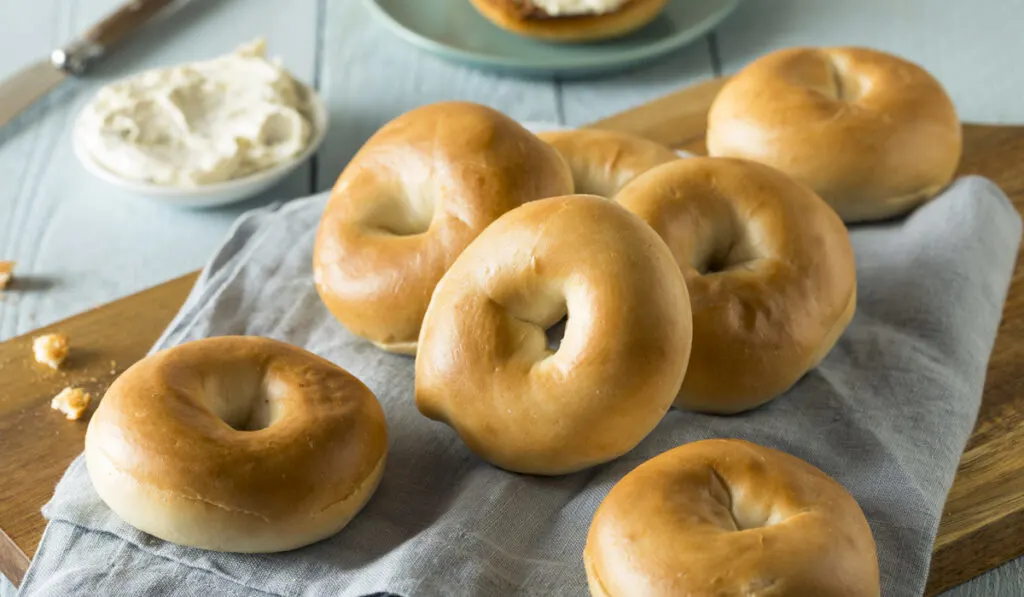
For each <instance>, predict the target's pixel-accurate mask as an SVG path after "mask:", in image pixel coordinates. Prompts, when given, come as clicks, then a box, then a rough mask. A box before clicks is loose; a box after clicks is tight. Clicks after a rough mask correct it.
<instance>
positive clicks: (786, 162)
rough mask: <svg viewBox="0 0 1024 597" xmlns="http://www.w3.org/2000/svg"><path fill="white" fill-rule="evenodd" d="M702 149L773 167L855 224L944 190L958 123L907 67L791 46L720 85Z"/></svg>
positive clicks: (877, 56) (927, 80)
mask: <svg viewBox="0 0 1024 597" xmlns="http://www.w3.org/2000/svg"><path fill="white" fill-rule="evenodd" d="M707 147H708V153H709V154H710V155H712V156H726V157H737V158H745V159H749V160H754V161H758V162H762V163H764V164H768V165H769V166H773V167H775V168H777V169H779V170H781V171H783V172H785V173H786V174H788V175H789V176H790V177H792V178H794V179H795V180H797V181H798V182H801V183H803V184H805V185H807V186H809V187H811V189H813V190H814V191H815V192H817V193H818V194H819V195H820V196H821V197H822V198H823V199H825V201H827V202H828V203H829V204H830V205H831V206H832V207H833V208H834V209H835V210H836V212H838V213H839V215H840V217H842V218H843V220H844V221H846V222H860V221H866V220H878V219H884V218H890V217H893V216H897V215H900V214H902V213H905V212H907V211H909V210H911V209H913V208H914V207H916V206H917V205H919V204H921V203H923V202H924V201H927V200H928V199H929V198H931V197H933V196H934V195H936V194H937V193H938V192H939V191H941V190H942V189H943V188H944V187H946V185H948V184H949V182H950V181H951V180H952V179H953V176H954V174H955V173H956V169H957V164H958V163H959V161H960V153H961V130H960V120H959V119H958V118H957V115H956V110H955V109H954V107H953V102H952V101H950V99H949V96H948V95H946V92H945V90H943V88H942V86H941V85H940V84H939V82H938V81H936V80H935V79H934V78H933V77H932V76H931V75H930V74H928V73H927V72H926V71H925V70H924V69H922V68H921V67H919V66H917V65H915V64H912V63H910V62H907V61H906V60H903V59H901V58H897V57H896V56H892V55H890V54H886V53H883V52H878V51H875V50H868V49H864V48H792V49H788V50H780V51H778V52H774V53H772V54H768V55H767V56H764V57H762V58H760V59H758V60H756V61H754V62H753V63H751V64H750V65H749V66H747V67H746V68H744V69H743V70H741V71H740V72H739V73H737V74H736V75H735V76H734V77H733V78H732V79H730V80H729V82H728V83H726V84H725V86H724V87H723V88H722V90H721V91H720V92H719V94H718V95H717V97H715V100H714V103H713V104H712V106H711V111H710V112H709V114H708V131H707Z"/></svg>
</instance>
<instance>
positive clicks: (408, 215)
mask: <svg viewBox="0 0 1024 597" xmlns="http://www.w3.org/2000/svg"><path fill="white" fill-rule="evenodd" d="M433 219H434V204H433V202H432V201H424V200H421V201H419V202H413V201H411V200H410V199H409V198H408V197H402V196H401V195H400V194H398V193H394V194H389V195H387V196H386V197H384V198H381V199H379V200H378V201H377V202H375V203H374V205H373V207H372V208H371V209H370V211H369V213H368V214H367V216H366V217H365V219H364V220H363V225H365V226H366V227H367V228H369V229H371V230H374V231H376V232H379V233H383V234H387V235H389V236H415V235H417V234H423V233H424V232H426V231H427V230H429V229H430V222H431V220H433Z"/></svg>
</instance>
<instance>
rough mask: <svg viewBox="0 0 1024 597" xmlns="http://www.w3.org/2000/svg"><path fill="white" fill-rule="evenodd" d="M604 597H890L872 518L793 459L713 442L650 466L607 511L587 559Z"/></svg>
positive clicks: (597, 518) (601, 510)
mask: <svg viewBox="0 0 1024 597" xmlns="http://www.w3.org/2000/svg"><path fill="white" fill-rule="evenodd" d="M583 561H584V566H585V568H586V571H587V581H588V584H589V586H590V594H591V595H594V596H595V597H626V596H629V597H634V596H636V597H640V596H643V597H657V596H662V595H664V596H666V597H668V596H675V595H689V596H691V597H712V596H717V595H765V596H767V595H771V596H772V597H806V596H809V595H814V596H815V597H878V596H879V595H880V594H881V589H880V587H879V583H880V581H879V573H878V556H877V553H876V548H875V541H874V539H873V538H872V536H871V528H870V527H869V526H868V522H867V520H866V519H865V518H864V513H863V512H862V511H861V509H860V507H859V506H858V505H857V502H856V501H855V500H854V499H853V496H851V495H850V494H849V493H848V492H847V491H846V490H845V489H844V488H843V487H842V486H841V485H840V484H839V483H837V482H836V481H834V480H833V479H832V478H831V477H829V476H828V475H826V474H825V473H823V472H821V471H820V470H818V469H817V468H815V467H813V466H811V465H810V464H808V463H806V462H804V461H803V460H800V459H799V458H796V457H794V456H790V455H789V454H786V453H783V452H779V451H777V450H772V449H770V448H765V447H761V446H758V445H755V444H751V443H749V442H745V441H740V440H705V441H699V442H695V443H692V444H687V445H684V446H681V447H678V448H675V449H672V450H669V451H668V452H665V453H663V454H661V455H659V456H656V457H654V458H652V459H651V460H648V461H647V462H645V463H643V464H641V465H640V466H639V467H637V468H636V469H634V470H633V471H632V472H630V473H629V474H628V475H626V476H625V477H623V479H622V480H621V481H619V482H618V483H617V484H616V485H615V486H614V487H612V490H611V492H609V494H608V497H606V498H605V500H604V501H603V502H602V503H601V505H600V506H599V507H598V509H597V513H596V514H595V515H594V519H593V521H592V522H591V524H590V531H589V533H588V534H587V543H586V547H585V548H584V552H583Z"/></svg>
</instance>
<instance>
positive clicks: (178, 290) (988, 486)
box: [0, 79, 1024, 595]
mask: <svg viewBox="0 0 1024 597" xmlns="http://www.w3.org/2000/svg"><path fill="white" fill-rule="evenodd" d="M723 83H724V80H723V79H713V80H710V81H706V82H704V83H701V84H698V85H695V86H692V87H689V88H686V89H683V90H681V91H677V92H675V93H672V94H670V95H668V96H665V97H663V98H660V99H657V100H654V101H652V102H650V103H647V104H644V105H642V106H640V107H638V108H634V109H632V110H628V111H626V112H623V113H621V114H617V115H615V116H612V117H610V118H606V119H604V120H601V121H598V122H596V123H593V124H592V125H590V126H592V127H594V128H603V129H611V130H620V131H625V132H630V133H633V134H637V135H641V136H644V137H647V138H650V139H653V140H655V141H659V142H661V143H664V144H666V145H669V146H672V147H675V148H678V149H687V150H689V151H692V152H694V153H704V139H703V137H704V128H705V125H706V116H707V110H708V107H709V106H710V104H711V101H712V99H714V96H715V94H716V93H717V92H718V90H719V89H720V88H721V86H722V84H723ZM960 174H980V175H983V176H986V177H988V178H990V179H992V180H994V181H995V182H996V183H997V184H998V185H999V186H1000V187H1001V188H1002V189H1003V190H1004V191H1005V192H1006V193H1007V195H1009V196H1010V198H1011V199H1012V200H1013V203H1014V205H1015V206H1016V207H1017V209H1018V211H1022V210H1024V127H1012V126H987V125H971V124H968V125H965V126H964V159H963V162H962V164H961V167H960ZM1018 257H1019V255H1018ZM1022 270H1024V268H1022V266H1021V260H1020V259H1018V262H1017V268H1016V270H1015V271H1014V276H1013V281H1012V283H1011V289H1010V296H1009V297H1008V299H1007V303H1006V306H1005V308H1004V312H1003V321H1002V323H1001V325H1000V328H999V336H998V338H997V340H996V346H995V350H994V351H993V355H992V360H991V361H990V363H989V368H988V377H987V379H986V383H985V394H984V400H983V404H982V409H981V413H980V414H979V417H978V423H977V426H976V428H975V430H974V433H973V435H972V436H971V439H970V441H969V443H968V445H967V450H966V452H965V453H964V455H963V458H962V460H961V462H960V468H959V470H958V473H957V478H956V481H955V482H954V484H953V488H952V490H951V491H950V494H949V497H948V500H947V502H946V507H945V510H944V512H943V518H942V521H941V523H940V525H939V535H938V539H937V541H936V545H935V551H934V554H933V559H932V571H931V575H930V576H929V580H928V587H927V590H926V594H927V595H934V594H937V593H939V592H941V591H943V590H945V589H947V588H950V587H952V586H955V585H957V584H960V583H962V582H964V581H966V580H968V579H970V578H972V577H974V576H976V575H978V574H980V573H982V572H985V571H986V570H989V569H991V568H993V567H995V566H997V565H999V564H1001V563H1003V562H1005V561H1007V560H1010V559H1012V558H1014V557H1016V556H1018V555H1020V554H1022V553H1024V541H1021V539H1020V534H1021V529H1024V456H1022V455H1021V454H1020V451H1019V450H1017V449H1014V447H1015V446H1019V445H1021V443H1022V442H1024V390H1022V387H1024V375H1022V374H1021V373H1020V372H1019V371H1018V368H1017V363H1020V362H1022V361H1024V271H1022ZM195 277H196V274H195V273H191V274H188V275H185V276H182V277H180V278H176V279H174V280H171V281H169V282H166V283H164V284H161V285H159V286H156V287H153V288H150V289H148V290H144V291H142V292H140V293H137V294H134V295H132V296H129V297H126V298H123V299H120V300H117V301H114V302H112V303H109V304H107V305H103V306H101V307H98V308H96V309H93V310H91V311H87V312H85V313H82V314H79V315H76V316H74V317H71V318H69V319H66V320H64V321H60V322H57V323H55V324H53V325H50V326H47V327H45V328H42V329H41V330H36V331H34V332H32V333H30V334H26V335H24V336H20V337H17V338H13V339H11V340H8V341H6V342H3V343H0V388H2V390H0V455H3V457H2V460H0V479H3V480H4V483H3V484H2V486H0V573H3V574H4V575H6V576H7V577H8V578H9V579H11V581H12V582H13V583H14V584H15V585H18V584H20V582H21V579H22V578H23V576H24V574H25V572H26V570H27V568H28V565H29V562H30V560H31V557H32V556H33V555H34V554H35V552H36V549H37V547H38V545H39V541H40V539H41V537H42V532H43V529H44V527H45V524H46V521H45V520H44V519H43V517H42V515H41V514H40V512H39V510H40V508H41V507H42V506H43V504H44V503H46V501H47V500H49V498H50V496H51V495H52V493H53V488H54V486H55V485H56V483H57V481H58V480H59V479H60V476H61V475H62V474H63V473H64V470H65V469H66V468H67V465H68V464H69V463H70V462H71V460H72V459H73V458H74V457H75V456H77V455H78V454H79V453H80V452H81V450H82V444H83V441H84V437H85V428H86V421H87V419H85V420H83V421H79V422H69V421H66V420H64V419H63V418H61V416H60V415H59V414H58V413H56V412H54V411H51V410H50V408H49V400H50V398H51V397H52V396H53V395H54V394H55V393H56V392H58V391H59V390H60V389H61V388H63V387H64V386H66V385H69V384H75V385H80V386H83V387H85V389H87V390H88V391H91V392H92V393H93V394H94V395H95V396H99V395H102V393H103V391H104V390H105V389H106V387H107V386H108V385H109V384H110V382H111V381H113V379H114V378H115V377H116V376H117V375H118V374H119V373H120V372H121V371H123V370H124V369H125V368H127V367H128V366H129V365H131V364H132V363H134V362H135V361H137V360H138V359H140V358H142V357H143V356H144V355H145V354H146V353H147V352H148V351H149V349H150V347H151V346H152V344H153V343H154V342H155V341H156V339H157V338H158V337H159V335H160V334H161V332H162V331H163V330H164V328H165V327H166V326H167V324H168V323H169V322H170V321H171V319H172V318H173V317H174V315H175V313H176V312H177V311H178V309H179V308H180V306H181V304H182V302H184V300H185V298H186V296H187V295H188V292H189V290H190V289H191V287H192V285H193V283H194V282H195ZM11 291H12V292H17V287H16V286H15V287H14V288H12V289H11ZM46 331H61V332H64V333H66V334H68V335H69V337H70V338H71V343H72V347H73V353H72V357H71V358H70V359H69V361H68V363H67V366H66V368H65V369H64V370H63V371H61V372H52V371H49V370H46V369H44V368H42V367H40V366H37V365H36V364H35V363H34V362H32V359H31V341H32V337H33V336H35V335H38V334H39V333H43V332H46ZM93 408H95V406H93ZM90 412H91V411H90ZM25 437H32V438H48V439H47V440H46V441H36V442H28V441H23V439H22V438H25Z"/></svg>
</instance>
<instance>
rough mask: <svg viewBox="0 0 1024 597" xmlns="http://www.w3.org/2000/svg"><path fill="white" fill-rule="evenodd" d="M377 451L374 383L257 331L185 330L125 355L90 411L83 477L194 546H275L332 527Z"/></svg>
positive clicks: (374, 464)
mask: <svg viewBox="0 0 1024 597" xmlns="http://www.w3.org/2000/svg"><path fill="white" fill-rule="evenodd" d="M386 454H387V428H386V424H385V420H384V413H383V411H382V410H381V407H380V404H379V403H378V402H377V399H376V397H375V396H374V395H373V393H372V392H371V391H370V390H369V389H367V388H366V386H364V385H363V384H362V383H361V382H360V381H359V380H357V379H356V378H355V377H353V376H352V375H350V374H348V373H347V372H345V371H344V370H342V369H340V368H339V367H337V366H335V365H333V364H332V363H330V362H328V361H326V360H324V359H322V358H320V357H318V356H316V355H313V354H311V353H308V352H306V351H304V350H302V349H300V348H297V347H294V346H291V345H289V344H285V343H283V342H278V341H276V340H270V339H267V338H258V337H243V336H226V337H218V338H208V339H204V340H197V341H194V342H188V343H186V344H182V345H179V346H176V347H173V348H169V349H167V350H163V351H160V352H157V353H155V354H153V355H150V356H148V357H146V358H145V359H143V360H141V361H139V362H138V363H136V364H134V365H132V366H131V367H130V368H129V369H128V370H127V371H125V372H124V373H122V374H121V376H120V377H118V378H117V380H116V381H114V383H113V384H112V385H111V386H110V389H108V390H107V392H106V395H105V396H104V398H103V401H102V402H101V403H100V405H99V408H97V410H96V412H95V414H94V415H93V416H92V419H91V421H90V422H89V428H88V431H87V432H86V436H85V461H86V466H87V468H88V471H89V476H90V478H91V479H92V483H93V486H94V487H95V488H96V491H97V493H99V495H100V497H101V498H102V499H103V501H104V502H106V503H107V505H108V506H110V508H111V509H112V510H113V511H114V512H115V513H116V514H117V515H118V516H120V517H121V518H122V519H123V520H125V521H126V522H128V523H129V524H131V525H133V526H135V527H136V528H138V529H140V530H142V531H145V532H147V533H149V534H151V535H154V536H156V537H159V538H161V539H165V540H167V541H171V542H174V543H178V544H181V545H187V546H192V547H199V548H203V549H210V550H216V551H229V552H275V551H284V550H289V549H294V548H297V547H301V546H303V545H307V544H310V543H313V542H316V541H319V540H321V539H323V538H325V537H328V536H330V535H333V534H334V533H337V532H338V531H340V530H341V529H342V528H343V527H344V526H345V525H346V524H347V523H348V522H349V521H350V520H351V519H352V518H353V517H354V516H355V515H356V514H357V513H358V512H359V510H360V509H362V507H363V505H364V504H365V503H366V502H367V501H368V500H369V499H370V496H371V495H372V494H373V492H374V490H375V489H376V488H377V485H378V483H379V482H380V479H381V475H382V473H383V471H384V462H385V457H386Z"/></svg>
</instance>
